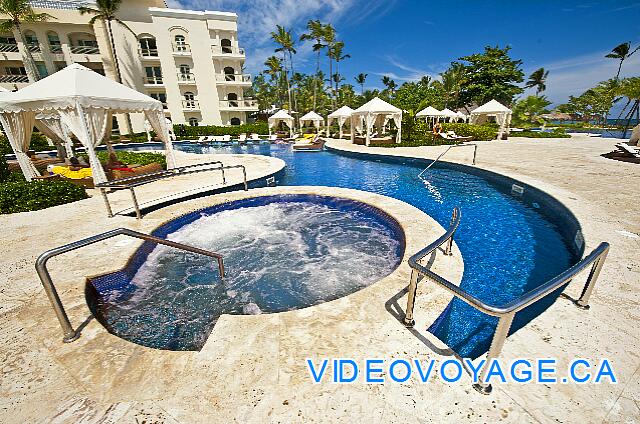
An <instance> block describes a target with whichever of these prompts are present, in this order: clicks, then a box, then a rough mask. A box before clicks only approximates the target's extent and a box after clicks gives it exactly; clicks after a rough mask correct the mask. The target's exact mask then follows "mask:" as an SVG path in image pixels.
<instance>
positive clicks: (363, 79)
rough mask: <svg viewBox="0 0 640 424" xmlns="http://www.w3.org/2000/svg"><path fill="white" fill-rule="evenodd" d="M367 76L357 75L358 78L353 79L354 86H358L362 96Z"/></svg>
mask: <svg viewBox="0 0 640 424" xmlns="http://www.w3.org/2000/svg"><path fill="white" fill-rule="evenodd" d="M367 76H368V74H358V76H357V77H355V80H356V84H359V85H360V94H362V95H364V83H365V82H366V81H367Z"/></svg>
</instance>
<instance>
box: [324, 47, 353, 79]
mask: <svg viewBox="0 0 640 424" xmlns="http://www.w3.org/2000/svg"><path fill="white" fill-rule="evenodd" d="M343 49H344V42H342V41H336V42H335V43H333V44H332V45H331V46H330V47H329V53H328V54H329V55H330V57H331V58H332V59H333V60H335V61H336V73H335V75H338V77H337V78H334V82H335V83H336V90H338V88H339V87H338V84H339V83H340V81H342V80H344V78H342V77H341V75H340V62H342V61H343V60H344V59H348V58H350V57H351V55H349V54H345V55H343V54H342V50H343Z"/></svg>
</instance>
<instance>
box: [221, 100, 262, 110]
mask: <svg viewBox="0 0 640 424" xmlns="http://www.w3.org/2000/svg"><path fill="white" fill-rule="evenodd" d="M220 107H221V108H249V109H254V108H257V107H258V101H257V100H255V99H239V100H220Z"/></svg>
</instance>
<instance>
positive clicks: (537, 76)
mask: <svg viewBox="0 0 640 424" xmlns="http://www.w3.org/2000/svg"><path fill="white" fill-rule="evenodd" d="M548 76H549V71H545V70H544V68H540V69H537V70H535V71H533V72H532V73H531V75H529V80H528V81H527V83H526V84H525V88H533V87H535V88H536V96H539V95H540V93H542V92H543V91H544V90H546V89H547V86H546V84H545V83H546V82H547V77H548Z"/></svg>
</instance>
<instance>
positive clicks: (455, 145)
mask: <svg viewBox="0 0 640 424" xmlns="http://www.w3.org/2000/svg"><path fill="white" fill-rule="evenodd" d="M466 146H473V160H472V162H471V164H472V165H475V164H476V156H477V154H478V145H477V144H475V143H467V144H452V145H451V146H449V147H447V149H446V150H445V151H444V152H442V153H440V154H439V155H438V157H437V158H435V160H434V161H433V162H431V163H430V164H429V166H427V167H426V168H425V169H423V170H422V171H421V172H420V173H419V174H418V178H422V174H424V173H425V172H427V171H428V170H429V169H430V168H431V167H432V166H433V165H434V164H435V163H436V162H438V161H439V160H440V158H441V157H442V156H444V155H446V154H447V152H448V151H449V150H451V149H453V148H454V147H466Z"/></svg>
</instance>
